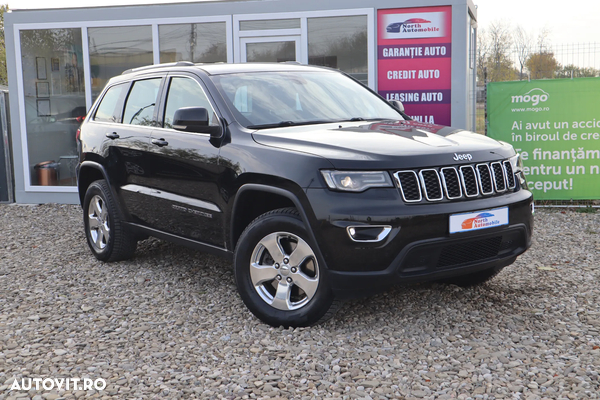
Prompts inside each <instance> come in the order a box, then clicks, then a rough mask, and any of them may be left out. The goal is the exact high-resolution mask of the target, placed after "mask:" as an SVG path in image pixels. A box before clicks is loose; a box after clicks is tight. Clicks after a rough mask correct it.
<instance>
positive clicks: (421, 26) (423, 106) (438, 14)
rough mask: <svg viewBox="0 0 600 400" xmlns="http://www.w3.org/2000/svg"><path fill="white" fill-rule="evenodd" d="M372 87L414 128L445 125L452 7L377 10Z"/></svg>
mask: <svg viewBox="0 0 600 400" xmlns="http://www.w3.org/2000/svg"><path fill="white" fill-rule="evenodd" d="M377 21H378V22H377V30H378V31H377V71H378V72H377V75H378V76H377V78H378V79H377V84H378V91H379V94H380V95H382V96H383V97H384V98H385V99H387V100H400V101H401V102H402V103H403V104H404V107H405V110H406V113H407V114H408V115H410V116H411V117H412V118H414V119H415V120H416V121H419V122H426V123H432V124H433V123H435V124H440V125H450V118H451V114H450V93H451V90H450V89H451V80H452V77H451V74H450V73H451V63H452V59H451V53H452V26H451V25H452V7H451V6H443V7H418V8H396V9H386V10H378V12H377Z"/></svg>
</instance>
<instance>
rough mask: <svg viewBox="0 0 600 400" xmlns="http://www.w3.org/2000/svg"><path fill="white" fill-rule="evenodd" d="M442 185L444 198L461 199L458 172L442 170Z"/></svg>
mask: <svg viewBox="0 0 600 400" xmlns="http://www.w3.org/2000/svg"><path fill="white" fill-rule="evenodd" d="M440 171H441V173H442V184H443V186H444V191H445V192H446V197H447V198H449V199H451V200H452V199H459V198H461V197H462V189H461V187H460V180H459V177H458V171H457V170H456V168H449V167H446V168H442V169H441V170H440Z"/></svg>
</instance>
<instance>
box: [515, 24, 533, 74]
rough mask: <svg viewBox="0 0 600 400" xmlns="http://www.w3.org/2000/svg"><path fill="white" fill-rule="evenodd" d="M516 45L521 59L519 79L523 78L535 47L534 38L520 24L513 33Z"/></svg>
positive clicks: (518, 57)
mask: <svg viewBox="0 0 600 400" xmlns="http://www.w3.org/2000/svg"><path fill="white" fill-rule="evenodd" d="M513 38H514V47H515V51H516V53H517V59H518V61H519V80H523V70H524V69H525V65H526V64H527V60H528V59H529V54H530V53H531V50H532V47H533V39H532V37H531V35H530V34H529V33H527V32H526V31H525V29H523V27H522V26H521V25H518V26H517V28H516V29H515V32H514V34H513Z"/></svg>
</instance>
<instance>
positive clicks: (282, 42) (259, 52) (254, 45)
mask: <svg viewBox="0 0 600 400" xmlns="http://www.w3.org/2000/svg"><path fill="white" fill-rule="evenodd" d="M240 50H241V51H240V53H241V54H240V55H241V60H240V61H241V62H286V61H300V60H301V56H300V36H265V37H244V38H240Z"/></svg>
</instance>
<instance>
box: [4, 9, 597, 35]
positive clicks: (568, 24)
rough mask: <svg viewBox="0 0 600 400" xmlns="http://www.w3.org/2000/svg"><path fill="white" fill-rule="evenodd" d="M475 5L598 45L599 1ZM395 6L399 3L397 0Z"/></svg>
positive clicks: (483, 21) (486, 16) (484, 18)
mask: <svg viewBox="0 0 600 400" xmlns="http://www.w3.org/2000/svg"><path fill="white" fill-rule="evenodd" d="M192 1H194V0H172V1H169V0H83V1H82V0H52V1H48V0H8V1H7V0H4V1H2V0H0V4H4V3H8V6H9V8H10V9H35V8H65V7H81V5H82V4H85V5H86V6H107V5H131V4H151V3H185V2H192ZM473 1H474V3H475V4H476V5H477V6H478V7H477V13H478V24H479V28H484V29H485V28H486V27H487V26H489V24H490V23H493V22H503V23H505V24H508V25H509V26H512V27H516V26H517V25H520V26H522V27H523V28H524V29H525V30H526V31H527V32H529V33H530V34H531V35H532V36H534V37H536V36H537V35H538V34H539V32H540V31H541V30H542V29H544V28H548V30H549V32H550V35H549V39H550V43H552V44H553V45H561V44H566V43H590V42H598V43H599V44H600V22H599V19H598V16H599V15H600V0H568V1H565V0H473ZM398 3H399V4H398V5H399V6H400V4H401V3H402V2H401V1H398Z"/></svg>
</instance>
